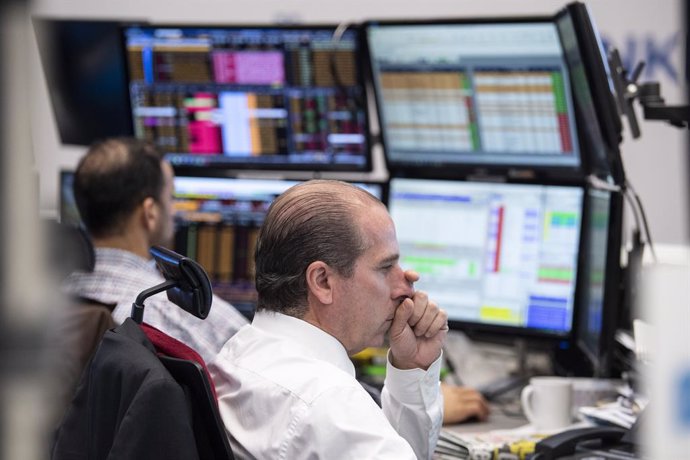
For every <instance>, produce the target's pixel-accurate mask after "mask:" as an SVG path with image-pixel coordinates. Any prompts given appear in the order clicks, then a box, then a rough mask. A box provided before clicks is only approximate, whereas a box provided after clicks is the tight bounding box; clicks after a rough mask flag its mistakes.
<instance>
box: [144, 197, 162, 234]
mask: <svg viewBox="0 0 690 460" xmlns="http://www.w3.org/2000/svg"><path fill="white" fill-rule="evenodd" d="M159 212H160V210H159V209H158V203H156V200H154V199H153V198H152V197H147V198H145V199H144V201H142V202H141V220H142V223H143V225H144V227H146V230H148V232H149V233H151V232H153V231H154V230H155V229H156V226H157V225H158V219H159V216H158V213H159Z"/></svg>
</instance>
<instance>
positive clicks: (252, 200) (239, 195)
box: [175, 177, 385, 314]
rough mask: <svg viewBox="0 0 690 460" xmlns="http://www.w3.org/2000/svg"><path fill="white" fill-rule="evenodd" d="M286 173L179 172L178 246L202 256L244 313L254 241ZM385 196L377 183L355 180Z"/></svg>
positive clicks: (249, 302) (223, 292)
mask: <svg viewBox="0 0 690 460" xmlns="http://www.w3.org/2000/svg"><path fill="white" fill-rule="evenodd" d="M297 183H299V181H294V180H283V179H237V178H215V177H175V218H176V230H175V250H176V251H177V252H179V253H180V254H183V255H186V256H187V257H190V258H192V259H195V260H196V261H197V262H199V263H200V264H201V265H202V266H203V267H204V268H205V269H206V271H207V272H208V275H209V277H210V278H211V284H212V286H213V292H214V293H215V294H216V295H218V296H220V297H222V298H224V299H226V300H228V301H229V302H231V303H232V304H233V305H234V306H235V307H237V308H238V309H239V310H241V311H242V312H243V313H245V314H250V313H251V312H252V311H253V308H254V306H255V303H256V289H255V288H254V247H255V244H256V238H257V236H258V233H259V227H260V226H261V224H262V222H263V220H264V217H265V215H266V212H267V211H268V207H269V206H270V205H271V203H272V202H273V200H274V199H275V198H276V197H277V196H278V195H280V194H281V193H283V192H284V191H285V190H287V189H288V188H289V187H291V186H292V185H295V184H297ZM355 185H358V186H360V187H362V188H364V189H365V190H367V191H368V192H369V193H371V194H372V195H374V196H376V197H377V198H379V199H382V200H385V196H384V192H385V187H384V185H383V184H378V183H355Z"/></svg>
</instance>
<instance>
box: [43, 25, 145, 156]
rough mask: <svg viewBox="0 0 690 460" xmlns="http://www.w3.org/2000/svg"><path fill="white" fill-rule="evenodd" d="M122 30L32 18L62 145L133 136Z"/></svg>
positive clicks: (84, 143) (108, 26) (109, 26)
mask: <svg viewBox="0 0 690 460" xmlns="http://www.w3.org/2000/svg"><path fill="white" fill-rule="evenodd" d="M121 25H122V23H120V22H117V21H97V20H66V19H56V18H45V17H35V18H34V19H33V27H34V31H35V33H36V41H37V43H38V50H39V52H40V56H41V63H42V66H43V72H44V74H45V78H46V82H47V86H48V93H49V95H50V101H51V105H52V108H53V113H54V115H55V122H56V123H57V128H58V133H59V135H60V140H61V141H62V143H63V144H74V145H90V144H91V143H93V142H95V141H97V140H99V139H104V138H106V137H112V136H131V135H132V134H133V133H134V130H133V129H132V118H131V115H130V110H129V104H128V102H127V101H128V99H129V98H128V92H127V75H126V70H125V59H124V52H123V50H122V45H121V41H120V27H121Z"/></svg>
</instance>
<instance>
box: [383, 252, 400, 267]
mask: <svg viewBox="0 0 690 460" xmlns="http://www.w3.org/2000/svg"><path fill="white" fill-rule="evenodd" d="M398 260H400V254H392V255H390V256H388V257H385V258H383V259H382V260H380V261H379V264H380V265H387V264H389V263H395V262H397V261H398Z"/></svg>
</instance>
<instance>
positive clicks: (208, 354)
mask: <svg viewBox="0 0 690 460" xmlns="http://www.w3.org/2000/svg"><path fill="white" fill-rule="evenodd" d="M95 253H96V265H95V267H94V269H93V271H92V272H75V273H72V274H71V275H70V276H69V277H67V279H66V280H65V282H64V283H63V290H64V291H65V292H67V293H68V294H71V295H76V296H80V297H86V298H89V299H94V300H98V301H100V302H103V303H110V304H117V306H116V307H115V310H113V318H114V319H115V321H116V322H117V323H122V322H123V321H124V320H125V318H128V317H129V316H130V315H131V314H132V303H134V301H135V300H136V298H137V296H138V295H139V293H140V292H141V291H143V290H144V289H148V288H150V287H153V286H155V285H157V284H160V283H162V282H163V281H165V279H164V278H163V276H162V275H161V274H160V272H159V271H158V270H157V269H156V265H155V262H154V261H153V260H147V259H144V258H142V257H139V256H138V255H136V254H134V253H132V252H129V251H124V250H122V249H113V248H95ZM144 306H145V308H144V322H145V323H148V324H150V325H151V326H153V327H156V328H158V329H160V330H161V331H163V332H165V333H166V334H168V335H169V336H171V337H174V338H176V339H177V340H179V341H180V342H182V343H184V344H186V345H188V346H189V347H191V348H192V349H193V350H195V351H196V352H197V353H199V354H200V355H201V357H202V358H204V361H206V362H207V363H208V362H210V361H211V360H212V359H213V358H214V357H215V356H216V354H217V353H218V351H220V349H221V347H222V346H223V344H224V343H225V342H226V341H227V340H228V339H229V338H230V337H232V335H233V334H235V332H237V331H238V330H239V329H240V328H241V327H242V326H244V325H246V324H248V321H247V319H246V318H245V317H244V316H242V314H241V313H240V312H238V311H237V310H236V309H235V307H233V306H232V305H230V304H229V303H227V302H225V301H224V300H222V299H219V298H218V297H216V296H214V297H213V303H212V304H211V311H210V312H209V314H208V316H207V317H206V319H205V320H202V319H199V318H197V317H195V316H192V315H191V314H190V313H187V312H186V311H184V310H183V309H181V308H180V307H178V306H177V305H175V304H174V303H172V302H170V301H169V300H168V298H167V294H166V293H165V292H161V293H159V294H156V295H154V296H152V297H149V298H148V299H146V301H145V302H144Z"/></svg>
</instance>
